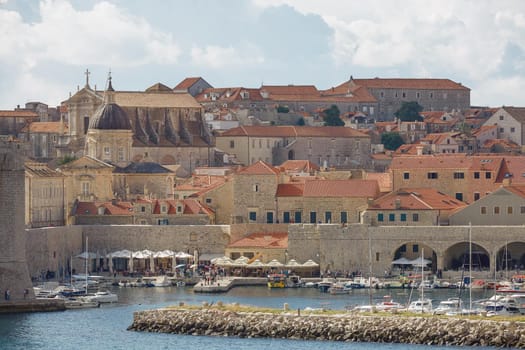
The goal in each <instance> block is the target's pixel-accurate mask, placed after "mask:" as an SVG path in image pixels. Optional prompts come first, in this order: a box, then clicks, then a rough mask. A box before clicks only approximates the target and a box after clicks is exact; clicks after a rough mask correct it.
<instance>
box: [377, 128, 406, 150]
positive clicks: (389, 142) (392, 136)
mask: <svg viewBox="0 0 525 350" xmlns="http://www.w3.org/2000/svg"><path fill="white" fill-rule="evenodd" d="M381 143H382V144H383V145H384V146H385V148H386V149H388V150H391V151H394V150H396V149H398V148H399V146H401V145H402V144H404V143H405V141H403V138H402V137H401V135H399V133H397V132H385V133H383V134H382V135H381Z"/></svg>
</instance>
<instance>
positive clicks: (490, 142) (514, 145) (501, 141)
mask: <svg viewBox="0 0 525 350" xmlns="http://www.w3.org/2000/svg"><path fill="white" fill-rule="evenodd" d="M495 126H496V127H497V125H495ZM495 145H501V146H502V147H504V148H506V149H515V150H519V149H520V148H521V147H520V145H518V144H517V143H515V142H512V141H510V140H504V139H490V140H487V141H485V142H484V143H483V147H484V148H491V147H493V146H495Z"/></svg>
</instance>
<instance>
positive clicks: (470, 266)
mask: <svg viewBox="0 0 525 350" xmlns="http://www.w3.org/2000/svg"><path fill="white" fill-rule="evenodd" d="M468 242H469V243H468V247H469V248H468V250H469V252H468V254H469V285H468V286H469V315H470V311H472V223H470V222H469V227H468Z"/></svg>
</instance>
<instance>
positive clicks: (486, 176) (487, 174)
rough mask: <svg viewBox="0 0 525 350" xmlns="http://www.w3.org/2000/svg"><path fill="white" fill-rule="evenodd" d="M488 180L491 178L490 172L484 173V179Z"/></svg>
mask: <svg viewBox="0 0 525 350" xmlns="http://www.w3.org/2000/svg"><path fill="white" fill-rule="evenodd" d="M490 178H492V173H491V172H490V171H487V172H486V173H485V179H490Z"/></svg>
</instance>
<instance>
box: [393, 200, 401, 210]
mask: <svg viewBox="0 0 525 350" xmlns="http://www.w3.org/2000/svg"><path fill="white" fill-rule="evenodd" d="M394 208H395V209H396V210H397V209H399V208H401V199H399V198H396V199H395V201H394Z"/></svg>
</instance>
